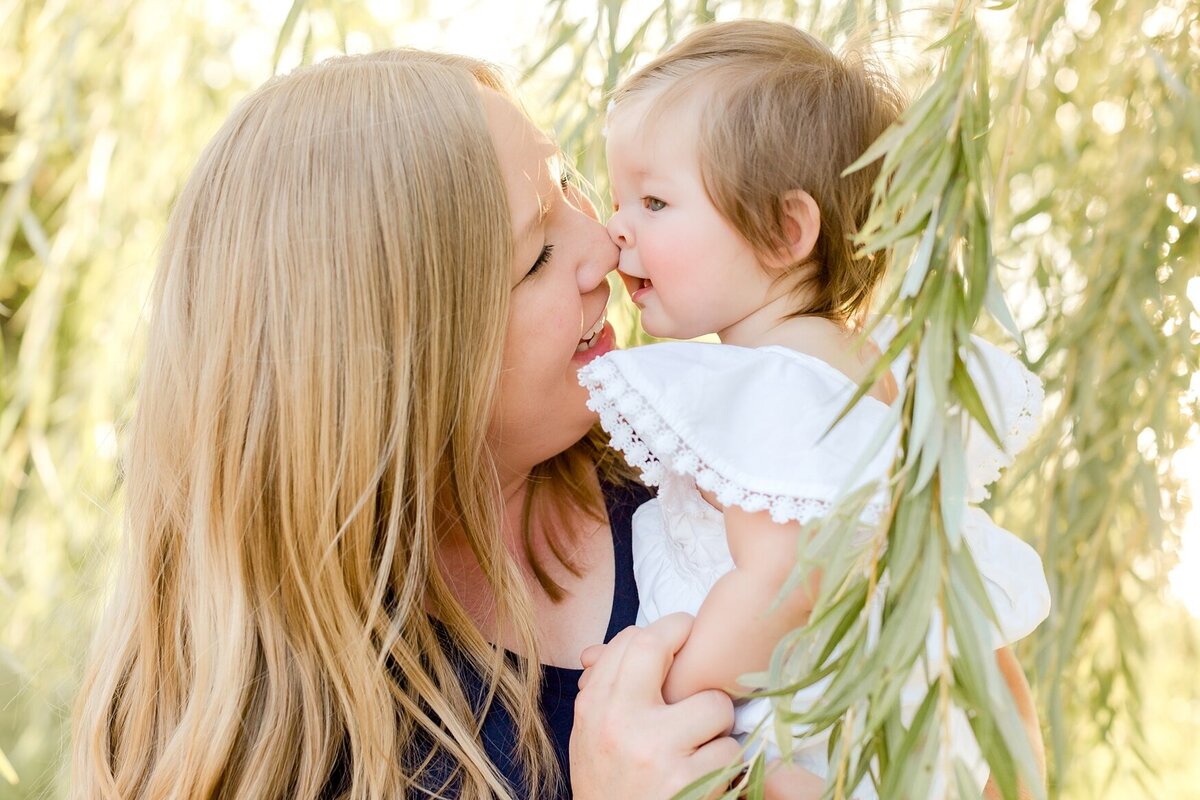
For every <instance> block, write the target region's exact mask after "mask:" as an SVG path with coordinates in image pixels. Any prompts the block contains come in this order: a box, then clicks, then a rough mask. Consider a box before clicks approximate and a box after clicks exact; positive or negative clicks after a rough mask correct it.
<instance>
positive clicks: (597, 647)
mask: <svg viewBox="0 0 1200 800" xmlns="http://www.w3.org/2000/svg"><path fill="white" fill-rule="evenodd" d="M606 646H607V645H603V644H593V645H590V646H588V647H585V648H583V652H582V653H580V654H579V663H581V664H583V668H584V669H587V668H588V667H590V666H591V665H592V664H595V663H596V662H597V661H599V660H600V654H601V653H603V652H604V648H605V647H606Z"/></svg>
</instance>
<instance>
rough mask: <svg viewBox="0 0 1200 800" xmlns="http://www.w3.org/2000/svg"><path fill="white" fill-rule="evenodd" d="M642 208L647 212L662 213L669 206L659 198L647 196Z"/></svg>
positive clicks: (643, 199) (643, 200) (644, 198)
mask: <svg viewBox="0 0 1200 800" xmlns="http://www.w3.org/2000/svg"><path fill="white" fill-rule="evenodd" d="M642 206H643V207H644V208H645V209H646V210H647V211H662V210H663V209H664V208H666V207H667V204H666V203H664V202H663V201H662V200H659V199H658V198H657V197H653V196H650V195H647V196H646V197H643V198H642Z"/></svg>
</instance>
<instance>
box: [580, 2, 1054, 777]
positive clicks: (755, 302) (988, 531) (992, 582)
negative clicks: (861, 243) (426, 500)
mask: <svg viewBox="0 0 1200 800" xmlns="http://www.w3.org/2000/svg"><path fill="white" fill-rule="evenodd" d="M900 108H901V102H900V99H899V95H898V93H897V92H896V91H895V90H894V89H893V88H892V85H891V83H890V82H889V81H888V80H887V79H886V78H885V77H883V76H881V75H879V74H877V73H875V72H873V71H871V70H870V69H868V68H867V67H866V66H865V65H864V64H863V63H862V62H861V61H858V60H851V59H849V58H845V59H844V58H840V57H838V56H836V55H834V54H833V53H832V52H830V50H829V49H828V48H827V47H826V46H825V45H823V44H822V43H821V42H819V41H817V40H816V39H814V38H813V37H811V36H809V35H807V34H805V33H802V32H800V31H798V30H796V29H795V28H792V27H789V26H786V25H782V24H776V23H768V22H751V21H742V22H733V23H724V24H715V25H709V26H705V27H703V28H701V29H699V30H698V31H696V32H695V33H693V34H692V35H690V36H688V37H687V38H686V39H684V40H683V41H682V42H680V43H679V44H678V45H677V46H675V47H673V48H672V49H671V50H670V51H668V52H667V53H666V54H664V55H663V56H661V57H659V58H658V59H657V60H655V61H653V62H652V63H650V64H649V65H647V66H646V67H645V68H643V69H642V70H640V71H639V72H637V73H636V74H635V75H634V76H633V77H632V78H630V79H629V81H628V82H626V83H625V84H624V85H623V86H622V87H621V88H620V89H619V90H618V91H617V93H616V96H615V98H614V101H613V105H612V108H611V111H610V115H609V122H608V160H609V168H610V170H611V177H612V191H613V200H614V214H613V217H612V220H611V222H610V223H609V231H610V234H611V235H612V237H613V239H614V241H615V242H616V243H617V244H618V245H619V247H620V248H621V256H620V272H621V275H622V279H623V280H624V282H625V285H626V288H627V289H628V290H629V293H630V295H631V297H632V300H633V302H634V303H635V304H636V305H637V306H638V307H639V308H640V309H641V319H642V325H643V326H644V327H645V329H646V331H647V332H649V333H650V334H652V335H654V336H657V337H664V338H672V339H690V338H693V337H697V336H700V335H703V334H713V333H715V334H716V335H717V337H718V338H719V339H720V342H721V343H720V344H704V343H697V342H674V343H663V344H656V345H650V346H646V347H639V348H635V349H633V350H630V351H624V352H614V353H610V354H608V355H606V356H603V357H601V358H599V359H597V360H595V361H593V362H592V363H591V364H589V365H588V366H587V367H585V368H584V369H582V370H581V371H580V381H581V382H582V383H583V385H584V386H586V387H587V388H588V390H589V392H590V394H591V400H590V402H589V405H590V406H591V407H592V408H593V409H595V410H596V411H598V412H599V413H600V416H601V421H602V423H603V425H604V427H605V428H606V430H607V431H608V432H609V434H610V435H611V437H612V441H613V444H614V446H615V447H617V448H618V449H620V450H621V451H622V452H623V453H624V455H625V457H626V458H627V459H628V460H629V462H630V463H631V464H633V465H634V466H635V467H638V468H640V470H641V471H642V475H643V477H644V480H645V481H646V483H648V484H652V485H656V486H657V487H658V495H657V498H656V499H654V500H652V501H650V502H648V503H646V504H645V505H643V506H642V507H641V508H640V509H638V511H637V513H636V515H635V516H634V521H633V539H634V540H633V552H634V562H635V572H636V575H637V583H638V592H639V596H640V603H641V612H640V619H639V622H640V623H641V624H646V623H648V622H650V621H653V620H655V619H657V618H658V617H660V616H662V615H664V614H669V613H672V612H675V611H686V612H689V613H691V614H694V615H695V616H696V620H695V624H694V627H693V631H692V634H691V637H690V638H689V640H688V641H687V643H686V644H685V645H684V647H683V648H682V649H681V650H680V652H679V654H678V656H677V657H676V659H675V661H674V664H673V665H672V668H671V670H670V673H669V675H668V677H667V680H666V685H665V686H664V690H663V691H664V698H665V699H666V700H667V701H668V702H674V701H676V700H679V699H681V698H683V697H686V696H689V695H691V694H693V693H695V692H697V691H700V690H703V689H711V688H719V689H724V690H726V691H729V692H731V693H733V694H738V693H741V694H745V692H746V689H745V687H743V686H741V685H740V684H739V683H738V678H739V676H741V675H743V674H745V673H749V672H756V671H761V670H764V669H766V667H767V664H768V662H769V659H770V654H771V651H772V650H773V649H774V646H775V645H776V643H778V641H779V640H780V639H781V638H782V636H783V635H784V634H785V633H786V632H788V631H790V630H793V629H795V628H797V627H800V626H801V625H803V624H804V623H805V622H806V621H807V618H808V612H809V611H810V610H811V607H812V602H813V600H814V599H815V597H814V596H813V594H812V590H811V588H810V587H800V588H798V589H795V590H793V591H791V592H790V593H789V595H788V596H786V597H784V598H783V600H782V602H780V603H779V604H775V601H776V599H777V598H778V595H779V594H780V592H781V591H782V588H783V585H784V582H785V580H786V579H787V577H788V575H789V574H790V572H791V571H792V569H793V566H794V564H795V557H796V551H797V544H798V536H799V533H800V526H801V524H803V523H805V522H807V521H809V520H811V519H813V518H815V517H819V516H821V515H823V514H824V513H826V512H828V511H829V510H830V509H831V508H832V507H833V505H834V504H835V503H836V501H837V500H838V498H839V497H840V496H842V495H843V494H844V493H846V492H847V491H851V490H854V489H857V488H859V487H863V486H866V485H868V484H878V485H879V486H880V487H881V490H880V491H879V492H877V494H876V495H875V497H874V499H873V500H872V502H871V503H870V504H869V506H868V509H867V511H866V513H865V515H864V518H863V520H862V522H863V525H864V526H871V525H873V524H874V523H876V522H878V521H879V519H880V518H881V517H882V516H883V515H884V513H885V512H886V510H887V508H888V503H889V498H888V497H887V495H886V493H885V492H884V491H882V485H883V481H884V480H885V479H886V477H887V473H888V469H889V467H890V465H891V462H892V458H893V455H894V453H895V452H896V445H897V441H898V434H894V435H893V436H892V437H891V438H890V439H889V440H888V442H887V444H885V446H884V447H882V448H880V449H879V451H878V452H877V453H875V454H873V456H872V457H871V458H869V459H864V458H863V456H864V454H865V451H866V448H867V447H868V446H869V445H870V443H871V441H872V440H874V439H875V436H876V434H877V432H878V431H879V430H880V428H881V426H883V425H885V424H887V420H888V417H889V413H890V404H892V403H894V402H896V400H897V398H896V395H897V388H896V382H895V378H894V376H893V375H892V374H887V375H886V376H885V378H884V379H882V380H880V381H879V382H878V383H877V384H876V385H875V386H873V387H871V389H870V391H869V393H868V395H867V396H866V397H864V398H863V399H862V400H861V401H860V402H859V403H857V404H856V405H855V406H854V408H853V409H852V410H851V411H850V413H849V414H848V415H847V416H846V417H845V418H844V419H843V420H842V421H841V422H839V423H838V424H837V425H836V426H834V427H833V429H832V431H829V429H830V426H831V425H832V424H833V421H834V420H835V419H836V418H837V415H838V414H839V413H840V412H841V411H842V409H843V408H844V407H845V405H846V404H847V403H848V402H849V400H850V398H851V397H852V396H853V394H854V392H855V390H856V388H857V385H858V383H859V382H860V381H861V380H863V379H864V378H865V376H866V375H867V374H868V373H869V371H870V368H871V366H872V362H873V361H874V360H875V359H876V358H878V353H879V349H878V348H879V347H885V346H886V341H887V338H888V336H889V335H890V332H889V331H888V330H886V328H887V327H888V326H887V325H880V326H879V327H878V328H877V332H876V334H875V342H874V343H873V344H872V345H869V346H865V347H864V346H860V344H859V342H858V339H859V338H860V337H858V336H857V334H856V333H855V331H856V329H858V328H860V327H861V323H862V320H863V318H864V315H865V313H866V310H867V307H868V304H869V302H870V299H871V296H872V292H873V290H874V289H875V287H876V285H877V284H878V283H879V281H880V279H881V277H882V275H883V272H884V269H885V266H886V263H885V261H886V260H885V258H883V257H881V256H880V255H879V254H876V255H871V256H862V255H859V254H857V253H856V252H855V249H854V247H853V244H852V242H851V237H852V236H853V235H854V234H855V233H856V231H857V230H858V226H859V225H860V224H861V223H862V221H863V220H864V219H865V218H866V214H867V211H868V209H869V206H870V202H871V186H872V182H873V180H874V178H875V176H876V175H877V174H878V166H877V165H876V166H873V167H872V168H869V169H865V170H861V171H859V172H856V173H853V174H851V175H848V176H844V177H843V176H842V174H841V173H842V171H843V170H844V169H845V168H846V167H847V166H848V165H849V164H851V163H853V162H854V161H855V160H856V159H857V158H858V156H859V155H860V154H861V153H862V152H863V151H864V150H866V148H867V146H868V145H869V144H870V143H871V142H872V141H874V140H875V139H876V138H877V137H878V136H879V135H880V134H881V133H882V132H883V131H884V130H885V129H886V128H887V127H888V126H889V125H890V124H892V123H893V122H894V121H895V120H896V118H897V115H898V114H899V111H900ZM976 345H977V347H976V350H977V355H974V356H972V358H971V362H970V364H969V369H970V370H971V372H972V374H973V376H974V377H975V379H976V381H977V383H978V385H979V386H980V389H981V391H982V392H983V393H984V395H985V401H986V405H987V407H988V411H989V413H990V414H991V416H992V420H993V422H994V423H995V424H996V428H997V430H998V431H1001V432H1002V433H1003V434H1004V448H1003V449H999V448H997V447H996V446H995V445H994V444H993V443H992V442H991V440H990V439H988V438H987V436H986V434H984V433H983V432H982V430H979V429H972V430H969V431H968V433H967V450H968V481H967V483H968V486H969V492H968V494H969V497H968V500H969V501H970V502H972V503H978V502H979V501H980V500H982V499H983V498H985V497H986V496H987V489H986V486H987V485H988V484H990V483H991V482H992V481H994V480H995V479H996V477H998V474H999V470H1000V469H1001V468H1002V467H1004V466H1006V465H1007V464H1008V463H1011V459H1012V456H1013V454H1015V453H1016V452H1017V450H1019V449H1020V448H1021V447H1022V446H1024V444H1025V442H1026V441H1027V439H1028V437H1029V435H1030V433H1031V431H1032V428H1033V422H1034V419H1035V417H1036V414H1037V413H1038V410H1039V408H1040V403H1041V386H1040V383H1038V381H1037V379H1036V378H1034V377H1033V376H1032V375H1031V374H1030V373H1029V372H1028V371H1027V370H1025V369H1024V367H1022V366H1021V365H1020V364H1019V363H1018V362H1017V361H1015V360H1014V359H1011V358H1010V357H1008V356H1006V355H1004V354H1003V353H1002V352H1001V351H999V350H997V349H996V348H993V347H991V346H989V345H987V344H986V343H984V342H982V341H979V340H977V341H976ZM903 368H904V364H903V363H899V364H897V365H896V367H895V369H896V370H897V371H898V372H897V374H903V373H902V372H901V370H903ZM827 431H829V432H828V433H826V432H827ZM864 461H865V463H867V467H866V469H865V471H861V472H857V473H856V472H854V470H855V468H856V466H861V463H863V462H864ZM963 536H964V540H965V541H966V542H967V544H968V546H969V547H970V548H971V551H972V553H973V555H974V556H975V559H976V561H977V563H978V566H979V569H980V571H981V573H982V575H983V577H984V580H985V586H986V588H987V590H988V593H989V597H990V598H991V600H992V603H993V605H994V608H995V611H996V614H997V617H998V621H999V628H998V630H997V631H995V635H994V637H993V638H994V640H995V642H996V646H997V647H1000V646H1002V645H1004V644H1007V643H1010V642H1012V641H1015V640H1016V639H1019V638H1021V637H1023V636H1025V635H1026V634H1028V633H1029V632H1030V631H1031V630H1032V629H1033V628H1034V627H1035V626H1036V625H1037V624H1038V623H1040V622H1041V620H1042V619H1044V618H1045V616H1046V614H1047V613H1048V608H1049V592H1048V589H1047V587H1046V582H1045V577H1044V574H1043V570H1042V565H1041V560H1040V559H1039V558H1038V556H1037V554H1036V553H1035V552H1034V551H1033V550H1032V549H1031V548H1029V547H1028V546H1027V545H1025V544H1024V543H1023V542H1021V541H1020V540H1019V539H1017V538H1016V537H1015V536H1013V535H1012V534H1011V533H1009V532H1007V531H1005V530H1003V529H1001V528H999V527H997V526H995V525H994V524H993V523H992V522H991V520H990V519H989V518H988V517H987V515H986V514H985V513H984V512H983V511H981V510H980V509H978V508H976V507H970V508H969V509H968V512H967V515H966V519H965V522H964V531H963ZM910 684H912V691H907V690H906V692H905V693H904V696H903V697H902V703H903V704H904V706H903V707H904V708H905V709H906V713H908V714H910V715H911V714H912V713H913V712H915V708H916V706H915V704H916V703H919V700H920V698H921V697H922V696H923V695H924V687H925V686H927V683H926V682H924V678H923V677H922V676H921V675H919V674H914V676H913V677H912V679H911V680H910ZM820 691H821V684H818V685H817V686H815V687H810V688H809V689H807V690H805V692H807V693H808V697H809V702H811V699H812V698H813V697H815V696H819V692H820ZM805 692H802V693H801V695H800V696H799V697H798V704H799V705H801V706H802V705H803V703H804V696H805ZM814 692H816V693H818V694H817V695H814V694H813V693H814ZM769 713H770V705H769V701H768V700H766V699H763V698H759V699H755V700H751V701H749V702H745V703H742V704H741V705H740V706H739V708H738V710H737V725H736V727H735V733H738V734H746V733H747V732H749V731H752V730H754V729H755V728H760V729H761V730H764V731H765V735H766V737H767V744H768V748H769V752H772V753H777V752H778V750H777V749H776V748H774V747H773V746H772V744H771V740H770V736H771V729H772V727H773V726H771V725H770V724H765V725H760V724H761V723H763V721H764V720H765V719H766V717H767V715H768V714H769ZM954 725H955V728H956V731H955V736H954V740H955V744H954V745H953V746H952V747H951V750H952V754H953V755H954V756H955V757H957V758H961V759H963V760H964V761H965V762H966V763H967V764H968V765H970V766H971V768H972V770H973V773H974V774H975V776H976V778H977V780H978V785H979V788H980V789H981V790H982V787H983V783H984V781H985V780H986V776H987V767H986V764H985V763H984V762H983V761H982V759H981V758H980V756H979V751H978V746H977V745H976V744H975V741H974V739H973V738H972V736H971V732H970V727H969V725H968V724H967V721H966V718H965V717H964V716H962V715H959V716H958V717H957V718H956V719H955V720H954ZM794 735H795V736H796V741H795V743H794V750H793V752H794V756H795V761H796V762H797V763H799V764H800V765H801V766H803V767H805V768H807V769H810V770H812V771H814V772H817V773H818V774H821V775H824V774H825V773H826V772H827V771H828V765H827V763H826V756H825V754H826V747H827V741H826V740H825V739H822V738H818V737H816V736H812V735H809V734H807V732H806V731H804V730H803V729H802V727H800V726H798V727H797V729H796V730H795V731H794ZM951 783H953V782H952V781H951ZM948 786H949V784H947V783H946V776H939V777H938V778H936V779H935V788H934V795H935V796H941V795H942V794H944V793H945V792H947V791H948ZM853 796H854V797H858V798H867V797H873V796H874V792H873V788H872V786H871V785H870V780H869V779H865V780H864V781H863V783H862V784H861V785H860V786H858V787H856V788H855V789H854V792H853Z"/></svg>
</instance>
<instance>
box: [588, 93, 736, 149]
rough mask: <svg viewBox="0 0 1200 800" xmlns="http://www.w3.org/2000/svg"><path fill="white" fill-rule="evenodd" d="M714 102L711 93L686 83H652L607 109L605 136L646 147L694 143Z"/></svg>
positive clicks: (625, 96)
mask: <svg viewBox="0 0 1200 800" xmlns="http://www.w3.org/2000/svg"><path fill="white" fill-rule="evenodd" d="M714 100H715V92H714V91H713V90H712V88H711V87H706V86H703V85H700V84H697V83H695V82H690V81H687V82H685V81H678V80H675V81H656V82H654V83H652V84H650V85H648V86H644V87H642V88H639V89H638V90H637V91H634V92H630V93H628V94H626V95H624V96H622V97H619V98H618V100H617V101H616V102H614V103H611V104H610V105H609V108H608V120H607V124H606V126H605V130H606V132H607V133H608V134H609V135H610V136H611V135H612V134H613V133H614V132H618V131H619V132H620V134H621V135H622V138H625V137H628V138H629V139H630V140H631V141H630V143H635V144H642V145H647V144H650V143H652V142H654V141H658V140H660V139H665V141H666V142H668V143H670V142H673V141H681V140H688V139H692V140H694V139H695V137H696V136H697V135H698V134H699V132H700V129H701V126H702V125H703V124H704V120H705V118H706V117H707V115H708V112H709V109H710V107H711V106H712V104H713V102H714Z"/></svg>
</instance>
